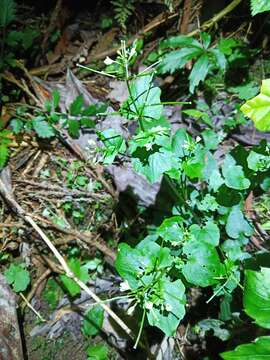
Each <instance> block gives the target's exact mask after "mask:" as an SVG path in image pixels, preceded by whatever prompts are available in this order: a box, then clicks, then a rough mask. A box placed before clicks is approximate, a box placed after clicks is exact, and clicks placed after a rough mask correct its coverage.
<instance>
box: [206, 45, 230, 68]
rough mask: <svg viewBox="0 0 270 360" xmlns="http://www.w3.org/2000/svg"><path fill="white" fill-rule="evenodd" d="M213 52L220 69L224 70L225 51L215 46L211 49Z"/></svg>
mask: <svg viewBox="0 0 270 360" xmlns="http://www.w3.org/2000/svg"><path fill="white" fill-rule="evenodd" d="M209 51H210V53H211V54H213V55H214V59H215V61H216V63H217V65H218V67H219V69H220V70H221V71H222V72H224V71H225V69H226V63H227V61H226V57H225V56H224V54H223V52H222V51H220V50H219V48H214V49H210V50H209Z"/></svg>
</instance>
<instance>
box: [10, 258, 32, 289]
mask: <svg viewBox="0 0 270 360" xmlns="http://www.w3.org/2000/svg"><path fill="white" fill-rule="evenodd" d="M4 274H5V277H6V279H7V282H8V283H9V284H10V285H11V284H12V286H13V290H14V291H15V292H21V291H24V290H26V288H27V287H28V285H29V283H30V275H29V272H28V271H27V270H26V269H25V267H24V265H23V264H18V265H17V264H11V265H10V266H9V268H8V269H7V270H6V271H5V273H4Z"/></svg>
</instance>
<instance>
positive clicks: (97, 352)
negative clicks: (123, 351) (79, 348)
mask: <svg viewBox="0 0 270 360" xmlns="http://www.w3.org/2000/svg"><path fill="white" fill-rule="evenodd" d="M86 353H87V356H88V358H87V360H107V359H108V347H107V346H106V345H104V344H97V345H91V346H89V347H88V348H87V350H86Z"/></svg>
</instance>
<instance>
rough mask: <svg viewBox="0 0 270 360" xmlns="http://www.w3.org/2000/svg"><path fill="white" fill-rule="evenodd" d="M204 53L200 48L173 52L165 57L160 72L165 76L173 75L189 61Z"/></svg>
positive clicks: (159, 68)
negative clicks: (165, 74) (168, 73)
mask: <svg viewBox="0 0 270 360" xmlns="http://www.w3.org/2000/svg"><path fill="white" fill-rule="evenodd" d="M202 52H203V50H202V49H199V48H183V49H181V50H175V51H171V52H169V53H168V54H166V55H165V57H164V59H163V61H162V62H161V64H160V65H159V67H158V70H159V71H160V72H161V73H162V74H164V73H167V72H170V73H173V72H175V71H176V70H179V69H181V68H182V67H183V66H184V65H185V64H186V63H187V62H188V61H190V60H192V59H194V58H196V57H198V56H199V55H200V54H201V53H202Z"/></svg>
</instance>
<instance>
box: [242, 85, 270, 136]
mask: <svg viewBox="0 0 270 360" xmlns="http://www.w3.org/2000/svg"><path fill="white" fill-rule="evenodd" d="M240 109H241V111H242V112H243V113H244V114H245V115H246V116H247V117H249V118H250V119H251V120H252V121H253V122H254V125H255V127H256V129H258V130H260V131H269V130H270V79H265V80H263V81H262V86H261V90H260V93H259V95H257V96H255V97H254V98H252V99H250V100H248V101H247V102H246V103H245V104H244V105H242V106H241V108H240Z"/></svg>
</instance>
